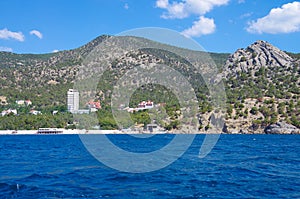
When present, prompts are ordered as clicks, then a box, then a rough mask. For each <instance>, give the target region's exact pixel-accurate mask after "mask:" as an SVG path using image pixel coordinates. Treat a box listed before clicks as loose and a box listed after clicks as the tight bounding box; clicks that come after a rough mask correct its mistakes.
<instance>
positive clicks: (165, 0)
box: [156, 0, 169, 8]
mask: <svg viewBox="0 0 300 199" xmlns="http://www.w3.org/2000/svg"><path fill="white" fill-rule="evenodd" d="M168 5H169V0H157V1H156V7H158V8H167V7H168Z"/></svg>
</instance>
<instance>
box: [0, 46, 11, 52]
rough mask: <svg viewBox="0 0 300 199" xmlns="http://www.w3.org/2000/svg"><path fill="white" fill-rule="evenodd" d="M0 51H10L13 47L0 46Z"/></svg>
mask: <svg viewBox="0 0 300 199" xmlns="http://www.w3.org/2000/svg"><path fill="white" fill-rule="evenodd" d="M0 51H5V52H12V51H13V49H12V48H9V47H5V46H0Z"/></svg>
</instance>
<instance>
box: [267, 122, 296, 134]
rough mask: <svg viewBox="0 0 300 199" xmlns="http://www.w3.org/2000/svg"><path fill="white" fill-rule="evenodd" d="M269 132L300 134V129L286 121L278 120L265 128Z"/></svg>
mask: <svg viewBox="0 0 300 199" xmlns="http://www.w3.org/2000/svg"><path fill="white" fill-rule="evenodd" d="M265 133H267V134H300V129H298V128H297V127H295V126H293V125H291V124H287V123H285V122H277V123H276V124H271V125H269V126H268V127H267V128H265Z"/></svg>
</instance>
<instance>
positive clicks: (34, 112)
mask: <svg viewBox="0 0 300 199" xmlns="http://www.w3.org/2000/svg"><path fill="white" fill-rule="evenodd" d="M30 114H32V115H41V114H42V113H41V111H37V110H30Z"/></svg>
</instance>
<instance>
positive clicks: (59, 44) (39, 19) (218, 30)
mask: <svg viewBox="0 0 300 199" xmlns="http://www.w3.org/2000/svg"><path fill="white" fill-rule="evenodd" d="M299 16H300V2H299V1H288V0H270V1H269V0H268V1H267V0H176V1H173V0H76V1H74V0H72V1H71V0H26V1H24V0H2V1H0V50H2V51H12V52H16V53H47V52H52V51H54V50H67V49H72V48H76V47H79V46H81V45H83V44H85V43H87V42H89V41H91V40H92V39H94V38H96V37H97V36H100V35H102V34H109V35H115V34H118V33H120V32H123V31H126V30H130V29H134V28H142V27H161V28H168V29H172V30H175V31H178V32H181V33H182V34H183V35H185V36H187V37H191V38H192V39H194V40H196V41H197V42H198V43H199V44H200V45H202V46H203V47H204V49H206V50H207V51H210V52H229V53H232V52H234V51H235V50H236V49H238V48H243V47H246V46H248V45H250V44H251V43H253V42H255V41H256V40H266V41H268V42H270V43H271V44H273V45H275V46H277V47H279V48H281V49H283V50H286V51H290V52H297V53H299V52H300V45H299V44H300V40H299V39H300V17H299Z"/></svg>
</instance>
